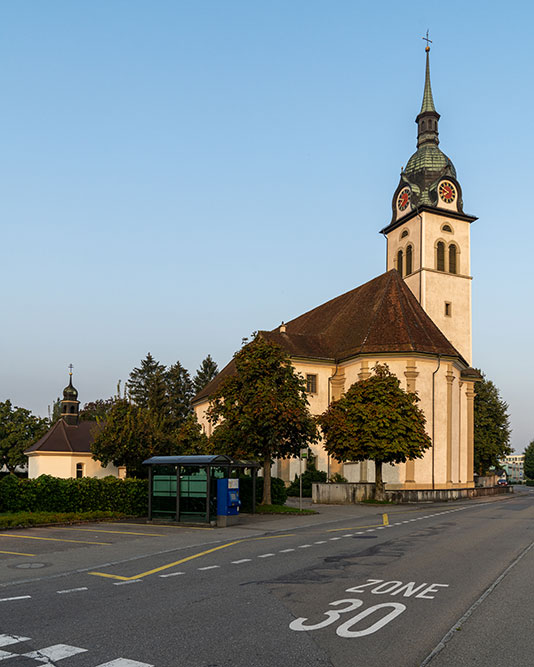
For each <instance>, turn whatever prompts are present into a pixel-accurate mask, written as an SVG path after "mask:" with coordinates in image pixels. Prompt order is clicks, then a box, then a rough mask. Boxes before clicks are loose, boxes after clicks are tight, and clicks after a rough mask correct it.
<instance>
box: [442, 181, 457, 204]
mask: <svg viewBox="0 0 534 667" xmlns="http://www.w3.org/2000/svg"><path fill="white" fill-rule="evenodd" d="M439 196H440V197H441V199H442V200H443V201H444V202H445V203H446V204H452V202H453V201H454V200H455V198H456V188H455V187H454V185H453V184H452V183H449V181H441V183H440V184H439Z"/></svg>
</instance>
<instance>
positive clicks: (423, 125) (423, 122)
mask: <svg viewBox="0 0 534 667" xmlns="http://www.w3.org/2000/svg"><path fill="white" fill-rule="evenodd" d="M421 129H422V130H424V129H425V121H424V120H423V121H422V122H421Z"/></svg>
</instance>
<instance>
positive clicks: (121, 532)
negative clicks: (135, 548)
mask: <svg viewBox="0 0 534 667" xmlns="http://www.w3.org/2000/svg"><path fill="white" fill-rule="evenodd" d="M54 530H84V531H85V532H87V533H115V534H117V535H147V536H148V537H165V535H162V534H161V533H130V532H129V531H126V530H100V529H97V528H94V529H93V528H55V529H54Z"/></svg>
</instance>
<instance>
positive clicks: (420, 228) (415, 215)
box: [193, 42, 480, 490]
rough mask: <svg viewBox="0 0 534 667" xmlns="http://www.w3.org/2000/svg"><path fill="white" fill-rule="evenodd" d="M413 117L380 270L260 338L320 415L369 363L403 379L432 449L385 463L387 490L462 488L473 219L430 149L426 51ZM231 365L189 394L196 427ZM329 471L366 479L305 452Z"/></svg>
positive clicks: (359, 469) (362, 466) (285, 467)
mask: <svg viewBox="0 0 534 667" xmlns="http://www.w3.org/2000/svg"><path fill="white" fill-rule="evenodd" d="M425 50H426V72H425V83H424V91H423V102H422V105H421V110H420V112H419V114H418V115H417V117H416V119H415V122H416V124H417V150H416V151H415V153H414V154H413V155H412V156H411V157H410V159H409V160H408V162H407V164H406V167H405V168H403V170H402V171H401V174H400V180H399V184H398V186H397V188H396V189H395V192H394V193H393V198H392V217H391V220H390V222H389V224H387V225H386V226H384V227H383V228H382V229H381V230H380V232H381V233H382V234H383V235H384V237H385V239H386V244H387V253H386V256H387V260H386V262H387V263H386V272H385V273H383V274H381V275H379V276H378V277H376V278H373V279H372V280H370V281H369V282H367V283H365V284H364V285H361V286H359V287H356V288H355V289H353V290H351V291H349V292H347V293H346V294H342V295H341V296H337V297H335V298H333V299H332V300H330V301H328V302H327V303H324V304H322V305H320V306H317V307H316V308H314V309H313V310H310V311H309V312H307V313H304V314H303V315H300V316H299V317H296V318H295V319H293V320H291V321H290V322H287V323H285V324H282V325H280V326H279V327H277V328H275V329H273V330H272V331H261V332H259V334H260V335H262V336H264V337H265V338H266V339H268V340H271V341H273V342H276V343H278V344H279V345H280V346H281V347H283V348H284V349H285V350H286V352H287V353H288V354H289V355H290V358H291V361H292V364H293V366H294V368H295V369H296V371H297V372H299V373H301V374H302V375H303V376H304V378H305V379H306V386H307V392H308V400H309V404H310V409H311V412H312V414H314V415H319V414H321V413H322V412H324V411H325V410H326V408H327V407H328V405H329V404H330V403H331V402H332V401H335V400H337V399H338V398H340V397H341V396H342V395H343V393H344V392H345V391H347V389H348V388H349V387H350V386H351V385H352V384H353V383H354V382H357V381H359V380H362V379H365V378H367V377H369V376H370V375H371V373H372V368H373V366H374V365H375V364H377V363H380V364H387V365H388V367H389V369H390V370H391V371H392V372H393V373H395V375H396V376H397V377H398V378H399V380H400V381H401V386H402V387H403V388H404V389H405V390H407V391H410V392H416V393H417V394H418V396H419V398H420V403H419V407H420V408H421V409H422V410H423V412H424V414H425V417H426V429H427V432H428V434H429V436H430V438H431V440H432V447H431V448H430V449H429V450H427V451H426V453H425V455H424V457H423V458H421V459H416V460H413V461H407V462H406V463H401V464H397V465H387V466H384V469H383V475H384V481H385V482H386V488H387V489H390V490H409V489H436V490H437V489H454V488H471V487H473V486H474V481H473V433H474V398H475V382H476V381H477V380H479V379H480V375H479V373H478V371H476V370H475V369H473V368H472V367H471V353H472V350H471V348H472V342H471V280H472V277H471V275H470V226H471V223H472V222H474V221H475V220H476V219H477V218H476V217H474V216H472V215H468V214H467V213H465V212H464V210H463V198H462V188H461V185H460V183H459V181H458V178H457V174H456V169H455V167H454V165H453V163H452V161H451V160H450V158H448V157H447V155H445V153H443V152H442V151H441V149H440V148H439V132H438V124H439V119H440V115H439V113H438V112H437V111H436V107H435V105H434V100H433V96H432V87H431V83H430V47H429V46H428V42H427V46H426V49H425ZM232 372H235V366H234V362H233V361H230V363H229V364H228V365H227V366H226V367H225V368H224V369H223V370H222V371H221V372H220V373H219V375H218V376H217V377H216V378H215V379H214V380H212V382H211V383H210V384H208V385H207V386H206V387H205V388H204V389H203V390H202V391H201V392H200V393H199V394H198V395H197V396H196V397H195V399H194V402H193V404H194V408H195V411H196V414H197V418H198V420H199V422H200V423H201V424H202V425H203V428H204V430H205V432H206V433H207V434H208V435H210V434H211V428H212V426H211V424H210V422H209V421H208V420H207V418H206V409H207V408H208V405H209V400H210V395H211V394H212V393H213V392H214V391H215V389H216V388H217V387H218V385H219V384H220V382H221V380H222V379H223V378H224V377H225V376H226V375H228V374H231V373H232ZM312 449H313V454H314V456H315V457H316V461H317V467H318V468H319V469H320V470H324V471H326V472H327V473H328V476H329V478H330V477H331V476H332V475H333V474H334V473H339V474H341V475H342V476H343V477H345V478H346V479H347V480H348V481H349V482H373V481H374V464H373V462H372V461H363V462H359V463H355V462H351V461H345V462H343V463H338V462H337V461H335V460H334V459H331V458H330V457H329V456H328V455H327V453H326V451H325V450H324V448H323V447H322V446H321V444H320V443H319V444H317V445H314V446H313V447H312ZM298 469H299V464H298V461H297V460H289V459H286V460H279V461H277V462H276V463H275V465H274V468H273V474H274V475H277V476H278V477H281V478H282V479H283V480H284V481H286V482H290V481H291V480H292V479H293V478H294V475H295V474H296V473H298Z"/></svg>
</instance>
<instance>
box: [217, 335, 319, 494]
mask: <svg viewBox="0 0 534 667" xmlns="http://www.w3.org/2000/svg"><path fill="white" fill-rule="evenodd" d="M234 360H235V366H236V373H235V375H232V376H229V377H226V378H225V379H224V380H223V381H222V382H221V385H220V386H219V388H218V389H217V391H216V392H215V393H214V394H213V396H212V397H211V400H210V407H209V409H208V417H209V419H210V420H211V422H212V423H214V424H216V427H215V430H214V432H213V435H212V437H211V444H212V446H213V448H214V451H216V452H217V453H226V454H229V455H230V456H235V457H236V458H252V459H260V460H261V461H262V462H263V474H264V486H263V499H262V503H264V504H269V505H270V504H271V464H272V461H273V459H274V458H287V457H290V456H297V455H298V454H299V452H300V449H301V448H303V447H306V446H307V445H308V444H309V443H310V442H314V441H315V440H316V438H317V431H316V427H315V423H314V420H313V418H312V417H311V415H310V412H309V409H308V400H307V397H306V387H305V382H304V380H303V378H302V377H301V376H300V375H298V374H297V373H296V372H295V370H294V368H293V366H292V365H291V361H290V359H289V356H288V355H287V354H286V353H285V352H284V350H283V349H282V348H281V347H279V346H278V345H275V344H274V343H272V342H270V341H267V340H265V339H264V338H262V337H261V336H256V337H255V338H254V340H253V341H252V342H250V343H248V344H247V345H246V346H245V347H243V348H242V349H241V350H239V352H237V353H236V354H235V355H234Z"/></svg>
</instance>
